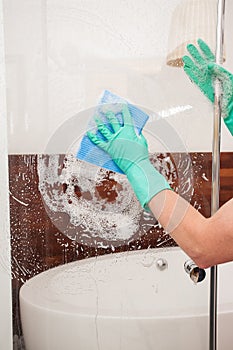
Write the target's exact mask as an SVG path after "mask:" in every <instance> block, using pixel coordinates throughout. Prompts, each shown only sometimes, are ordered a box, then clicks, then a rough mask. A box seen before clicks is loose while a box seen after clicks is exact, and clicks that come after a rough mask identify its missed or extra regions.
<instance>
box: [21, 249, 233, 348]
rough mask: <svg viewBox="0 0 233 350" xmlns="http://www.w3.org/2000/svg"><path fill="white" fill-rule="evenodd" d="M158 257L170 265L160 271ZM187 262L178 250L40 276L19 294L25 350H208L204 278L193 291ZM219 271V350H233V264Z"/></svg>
mask: <svg viewBox="0 0 233 350" xmlns="http://www.w3.org/2000/svg"><path fill="white" fill-rule="evenodd" d="M160 258H162V259H165V260H166V261H167V263H168V267H167V268H166V269H164V270H162V271H161V270H159V269H158V267H157V262H158V259H160ZM187 259H188V257H187V256H186V255H185V254H184V253H183V252H182V251H181V250H180V249H178V248H170V249H167V250H166V251H164V250H160V249H152V250H142V251H137V252H130V253H129V252H128V253H120V254H112V255H105V256H102V257H98V258H90V259H86V260H81V261H78V262H74V263H69V264H67V265H63V266H59V267H57V268H54V269H51V270H49V271H46V272H44V273H41V274H39V275H37V276H36V277H34V278H32V279H30V280H29V281H28V282H27V283H25V284H24V286H23V287H22V288H21V291H20V307H21V318H22V325H23V333H24V337H25V343H26V349H27V350H42V349H43V350H65V349H68V350H150V349H151V350H152V349H153V350H155V349H156V350H170V349H171V350H174V349H175V350H176V349H177V350H178V349H179V350H187V349H189V350H202V349H203V350H206V349H208V325H209V319H208V308H209V305H208V304H209V300H208V294H209V272H208V271H207V276H206V278H205V280H204V281H202V282H201V283H198V284H197V285H195V284H194V283H193V282H192V281H191V280H190V278H189V276H188V275H187V273H186V272H185V271H184V262H185V261H186V260H187ZM219 270H220V271H219V275H220V277H219V278H220V283H221V286H222V285H225V286H224V288H220V290H219V294H220V298H221V300H220V305H219V317H218V318H219V322H218V329H219V335H218V343H219V347H218V350H228V349H229V350H232V344H233V332H232V330H231V329H232V324H233V293H232V290H233V287H232V286H229V279H231V276H232V275H233V273H232V272H233V265H232V263H230V264H226V265H224V266H221V267H220V268H219ZM230 282H231V281H230ZM231 284H233V283H232V282H231Z"/></svg>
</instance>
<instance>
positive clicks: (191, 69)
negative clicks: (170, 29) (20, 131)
mask: <svg viewBox="0 0 233 350" xmlns="http://www.w3.org/2000/svg"><path fill="white" fill-rule="evenodd" d="M198 45H199V49H198V48H196V46H194V45H193V44H189V45H188V46H187V50H188V52H189V54H190V56H191V58H190V57H189V56H184V57H183V63H184V71H185V72H186V74H187V75H188V76H189V78H190V79H191V80H192V81H193V82H194V83H195V84H196V85H197V86H198V87H199V88H200V90H201V91H202V92H203V93H204V95H205V96H206V97H207V98H208V99H209V100H210V101H211V102H214V82H215V80H216V79H218V80H219V81H220V83H221V87H222V105H221V108H222V116H223V119H224V122H225V124H226V126H227V128H228V129H229V131H230V132H231V134H232V135H233V75H232V74H231V73H230V72H228V71H227V70H226V69H224V68H223V67H221V66H219V65H218V64H216V63H215V56H214V54H213V53H212V51H211V50H210V48H209V47H208V45H207V44H206V43H205V42H204V41H203V40H201V39H198Z"/></svg>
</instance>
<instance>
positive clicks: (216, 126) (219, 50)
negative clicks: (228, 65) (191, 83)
mask: <svg viewBox="0 0 233 350" xmlns="http://www.w3.org/2000/svg"><path fill="white" fill-rule="evenodd" d="M224 17H225V0H218V14H217V31H216V52H215V54H216V63H217V64H222V62H223V41H224ZM220 141H221V86H220V83H219V81H216V82H215V100H214V123H213V145H212V193H211V215H214V213H215V212H216V211H217V210H218V208H219V191H220ZM217 279H218V267H217V266H212V267H211V273H210V314H209V317H210V319H209V349H210V350H216V349H217Z"/></svg>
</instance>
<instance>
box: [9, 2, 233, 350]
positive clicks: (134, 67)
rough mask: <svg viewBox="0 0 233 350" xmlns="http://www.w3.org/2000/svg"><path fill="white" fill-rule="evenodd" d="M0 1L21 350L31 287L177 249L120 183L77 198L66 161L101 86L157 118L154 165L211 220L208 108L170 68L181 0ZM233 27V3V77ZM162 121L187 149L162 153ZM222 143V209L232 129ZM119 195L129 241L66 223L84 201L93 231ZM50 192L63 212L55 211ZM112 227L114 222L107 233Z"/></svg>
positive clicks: (232, 169)
mask: <svg viewBox="0 0 233 350" xmlns="http://www.w3.org/2000/svg"><path fill="white" fill-rule="evenodd" d="M3 2H4V30H5V46H6V48H5V51H6V82H7V114H8V140H9V180H10V182H9V183H10V216H11V218H10V224H11V247H12V286H13V314H14V315H13V316H14V317H13V319H14V335H15V338H14V340H15V348H16V349H17V348H18V349H23V339H22V331H21V325H20V315H19V305H18V302H19V301H18V292H19V289H20V286H21V285H22V284H23V283H24V282H25V281H26V280H27V279H29V278H31V277H33V276H34V275H36V274H38V273H40V272H42V271H44V270H46V269H48V268H51V267H54V266H57V265H59V264H63V263H67V262H70V261H74V260H78V259H83V258H87V257H91V256H95V255H100V254H106V253H114V252H118V251H123V250H134V249H142V248H147V247H149V246H150V247H155V248H161V247H162V248H164V247H171V246H174V245H175V242H174V241H173V240H172V239H171V238H170V237H169V236H168V235H167V234H166V232H164V231H163V229H162V228H161V227H160V225H159V224H158V223H157V222H156V220H155V219H154V218H152V217H151V216H150V215H147V214H146V213H142V212H141V211H140V210H139V207H138V205H137V202H136V200H135V198H133V197H132V191H131V192H130V189H129V188H128V187H127V188H126V187H124V186H126V185H125V183H124V181H123V180H122V179H119V178H116V177H114V176H113V175H112V174H111V173H105V174H104V176H102V179H101V181H100V183H98V185H96V184H93V192H91V191H89V192H88V191H81V190H80V186H78V179H77V176H76V175H77V174H76V173H75V172H74V173H72V172H70V173H69V172H68V171H67V168H68V166H67V164H68V165H71V167H72V166H73V164H74V160H73V159H72V158H70V157H69V156H70V155H69V151H70V148H72V149H74V148H75V147H76V149H77V147H78V146H79V142H80V138H81V136H82V134H83V132H84V131H85V127H86V123H87V114H85V113H86V112H85V111H88V110H89V108H91V107H92V106H95V105H96V103H97V101H98V98H99V96H100V94H101V93H102V91H103V90H104V89H109V90H112V91H114V92H115V93H117V94H119V95H121V96H123V97H125V98H126V99H129V100H130V101H132V102H134V103H135V104H137V105H139V106H141V107H142V108H145V109H146V110H149V111H150V120H149V122H148V124H147V127H146V128H145V134H146V136H147V138H148V140H149V148H150V152H151V157H152V161H154V162H155V164H156V165H158V166H160V165H163V166H165V175H166V176H167V178H168V179H169V181H170V182H171V183H172V185H173V187H174V188H175V190H176V191H178V192H179V193H181V194H183V195H184V196H185V195H187V196H188V200H190V201H191V203H192V204H193V205H194V206H195V207H196V208H197V209H198V210H200V211H201V212H202V213H203V214H204V215H205V216H209V215H210V192H211V154H210V152H211V145H212V132H211V126H212V121H211V120H212V119H211V118H212V107H211V105H210V104H209V103H208V101H206V99H205V97H203V96H202V95H201V94H200V92H199V91H198V89H196V88H195V87H194V86H193V84H191V83H190V81H189V79H187V77H186V76H185V75H184V73H183V71H182V69H175V68H171V67H168V66H166V54H167V49H168V37H169V30H170V21H171V16H172V13H173V11H174V9H175V7H176V6H177V4H179V3H180V0H169V1H164V2H163V6H161V2H160V1H154V0H146V1H145V0H139V1H137V2H136V3H135V1H131V0H130V1H118V2H117V13H118V14H119V15H118V16H115V12H116V3H115V2H114V1H104V0H101V1H98V2H93V1H82V0H79V1H77V0H66V1H65V2H64V1H62V0H47V1H45V0H41V1H40V0H20V1H17V2H15V1H13V0H4V1H3ZM158 12H159V14H158ZM139 13H140V16H138V14H139ZM231 18H233V5H232V4H231V2H227V8H226V57H227V60H226V62H225V66H226V67H227V68H229V69H230V70H232V71H233V50H231V46H230V43H231V38H232V34H233V33H232V26H231ZM165 24H166V25H165ZM142 28H143V30H142ZM90 38H91V39H90ZM164 115H165V116H166V118H165V121H166V123H167V125H169V126H170V127H171V128H172V129H173V131H174V133H175V134H176V135H177V136H178V138H179V140H181V147H180V143H179V144H178V145H177V147H173V149H169V148H170V146H169V145H167V147H165V150H164V148H163V145H161V143H158V142H157V141H156V140H155V137H154V134H155V132H154V131H153V133H152V132H151V129H152V128H154V125H155V120H154V119H153V118H155V119H156V118H160V117H161V116H164ZM74 116H77V120H79V123H78V124H75V129H73V130H70V133H69V135H67V133H66V132H65V131H66V130H67V129H66V128H65V126H66V125H69V123H70V120H71V119H72V118H74ZM63 126H64V129H62V128H63ZM59 128H61V129H59ZM59 130H62V134H59ZM59 135H62V137H60V136H59ZM222 135H223V137H222V150H223V153H222V162H221V167H222V169H221V193H220V201H221V205H222V204H223V203H224V202H225V201H227V200H228V199H229V198H231V197H233V188H232V183H233V143H232V138H231V137H230V134H229V132H228V131H227V130H226V128H225V125H224V124H223V125H222ZM59 137H60V138H59ZM58 141H59V142H58ZM52 143H54V145H52V146H53V147H52V146H51V144H52ZM51 149H52V150H53V152H52V151H51ZM48 153H49V154H48ZM181 153H182V154H181ZM67 157H68V160H67ZM67 162H68V163H67ZM187 165H189V167H190V169H191V173H190V174H189V175H190V176H189V177H188V178H187V179H186V180H187V181H188V180H189V179H191V180H192V181H191V182H192V183H191V185H190V187H189V191H188V193H185V189H184V188H182V186H181V185H180V184H179V183H178V182H179V181H178V175H179V174H181V173H182V172H184V171H183V170H184V169H185V168H186V167H187ZM48 169H52V170H54V172H52V173H49V172H48ZM72 170H73V169H72ZM85 170H86V168H85ZM184 173H185V172H184ZM51 177H54V179H55V180H54V181H53V182H51ZM122 181H123V182H122ZM122 188H126V190H127V191H128V192H127V194H129V195H130V196H129V198H130V199H132V201H131V202H129V206H130V205H132V204H133V208H134V210H135V211H134V212H129V222H128V223H126V228H127V230H126V232H127V235H126V236H124V235H121V237H120V238H121V239H120V240H118V239H117V236H116V237H111V236H106V235H104V233H103V232H102V233H101V232H97V233H96V234H95V235H94V234H93V230H89V231H88V230H87V229H86V227H84V226H83V225H82V223H81V224H77V220H76V221H75V218H74V216H73V217H72V216H71V215H70V213H73V209H70V208H74V207H75V204H76V203H79V202H78V201H79V200H80V198H81V197H82V198H83V199H85V200H86V202H87V203H89V205H90V212H89V213H88V215H87V216H88V219H89V223H90V225H91V224H92V225H93V220H91V219H92V216H93V215H94V214H96V215H97V212H95V210H94V208H93V207H91V200H93V199H95V200H96V201H98V202H99V203H105V204H104V205H105V207H104V206H103V208H102V209H103V211H104V210H105V209H106V206H107V208H109V207H111V206H112V209H111V210H112V219H114V211H115V209H116V207H115V198H116V197H117V196H118V195H119V196H120V195H121V194H122V192H123V191H122V190H121V189H122ZM182 191H183V192H182ZM190 191H191V194H192V195H191V196H190ZM84 192H85V193H84ZM52 193H53V194H54V193H56V195H58V196H59V198H60V199H61V202H62V206H61V205H60V207H56V208H55V207H54V203H53V201H52V199H53V196H52ZM48 198H49V199H48ZM72 201H73V202H72ZM88 201H89V202H88ZM59 203H60V202H59ZM122 203H123V202H121V204H122ZM54 208H55V209H56V210H55V209H54ZM117 209H119V207H117ZM68 214H69V215H68ZM70 218H73V220H70ZM133 219H135V220H136V222H137V225H136V228H135V230H134V229H133V228H132V225H133V223H134V222H133ZM115 226H116V225H115ZM115 226H114V224H112V226H111V223H110V226H109V231H111V230H112V231H114V229H115ZM89 227H91V226H89ZM90 232H92V234H90ZM114 232H115V231H114ZM117 232H118V231H117ZM124 232H125V231H124ZM118 233H119V232H118Z"/></svg>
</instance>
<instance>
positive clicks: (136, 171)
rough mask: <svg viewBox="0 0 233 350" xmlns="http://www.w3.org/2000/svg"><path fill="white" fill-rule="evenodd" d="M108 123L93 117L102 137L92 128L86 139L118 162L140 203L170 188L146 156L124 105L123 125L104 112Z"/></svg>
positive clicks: (144, 147) (146, 150)
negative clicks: (92, 131)
mask: <svg viewBox="0 0 233 350" xmlns="http://www.w3.org/2000/svg"><path fill="white" fill-rule="evenodd" d="M106 117H107V119H108V122H109V124H108V125H106V124H104V122H103V121H102V120H98V119H97V120H96V124H97V128H98V131H99V132H100V134H101V135H102V136H103V138H100V137H99V136H98V135H97V134H93V133H91V132H88V133H87V136H88V137H89V139H90V140H91V141H92V142H93V143H94V144H95V145H97V146H98V147H100V148H102V149H103V150H104V151H105V152H107V153H108V154H109V155H110V157H111V158H112V159H113V161H114V162H115V163H116V164H117V166H118V167H119V168H120V169H121V170H122V171H123V172H124V173H125V175H126V176H127V178H128V180H129V182H130V184H131V186H132V188H133V190H134V192H135V194H136V196H137V198H138V200H139V202H140V204H141V206H142V207H143V208H145V209H148V207H147V204H148V203H149V201H150V200H151V199H152V197H153V196H155V195H156V194H157V193H159V192H160V191H162V190H165V189H170V186H169V184H168V182H167V181H166V179H165V178H164V177H163V176H162V175H161V174H160V173H159V172H158V171H157V170H156V169H155V168H154V167H153V165H152V164H151V163H150V160H149V153H148V145H147V141H146V139H145V137H144V136H143V135H142V134H140V135H138V134H137V133H136V131H135V128H134V124H133V120H132V117H131V115H130V112H129V109H128V107H127V105H124V107H123V110H122V117H123V125H121V124H120V122H119V121H118V119H117V118H116V116H115V114H114V113H113V112H108V113H106Z"/></svg>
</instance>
